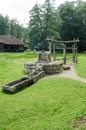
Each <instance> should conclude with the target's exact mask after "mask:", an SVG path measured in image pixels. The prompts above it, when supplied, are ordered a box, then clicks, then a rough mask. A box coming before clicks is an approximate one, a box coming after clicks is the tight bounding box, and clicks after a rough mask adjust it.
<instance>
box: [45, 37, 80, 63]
mask: <svg viewBox="0 0 86 130" xmlns="http://www.w3.org/2000/svg"><path fill="white" fill-rule="evenodd" d="M46 41H47V42H48V44H49V51H50V53H51V52H53V60H54V61H56V60H57V59H56V45H58V43H63V44H64V47H60V48H57V50H58V49H61V50H63V58H62V59H60V60H63V63H64V64H66V62H67V59H68V58H67V56H66V54H67V50H72V55H73V56H72V57H71V59H72V61H73V62H74V63H78V57H77V54H78V46H77V43H78V42H79V40H78V39H76V40H75V39H74V40H71V41H57V40H54V39H49V38H47V39H46ZM68 44H71V47H68Z"/></svg>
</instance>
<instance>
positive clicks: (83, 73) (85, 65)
mask: <svg viewBox="0 0 86 130" xmlns="http://www.w3.org/2000/svg"><path fill="white" fill-rule="evenodd" d="M75 69H76V72H77V74H78V75H79V76H80V77H83V78H86V54H79V56H78V64H77V65H76V67H75Z"/></svg>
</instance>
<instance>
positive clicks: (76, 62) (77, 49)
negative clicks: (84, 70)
mask: <svg viewBox="0 0 86 130" xmlns="http://www.w3.org/2000/svg"><path fill="white" fill-rule="evenodd" d="M77 63H78V47H77V46H76V64H77Z"/></svg>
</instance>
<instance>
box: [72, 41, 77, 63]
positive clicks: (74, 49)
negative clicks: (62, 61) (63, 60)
mask: <svg viewBox="0 0 86 130" xmlns="http://www.w3.org/2000/svg"><path fill="white" fill-rule="evenodd" d="M73 62H74V63H75V62H76V43H74V44H73Z"/></svg>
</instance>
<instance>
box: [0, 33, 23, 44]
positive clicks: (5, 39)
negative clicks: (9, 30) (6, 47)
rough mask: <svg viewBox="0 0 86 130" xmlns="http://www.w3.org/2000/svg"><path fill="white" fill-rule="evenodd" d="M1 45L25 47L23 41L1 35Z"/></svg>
mask: <svg viewBox="0 0 86 130" xmlns="http://www.w3.org/2000/svg"><path fill="white" fill-rule="evenodd" d="M0 43H3V44H10V45H24V43H23V42H21V40H19V39H18V38H16V37H15V36H9V35H0Z"/></svg>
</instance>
